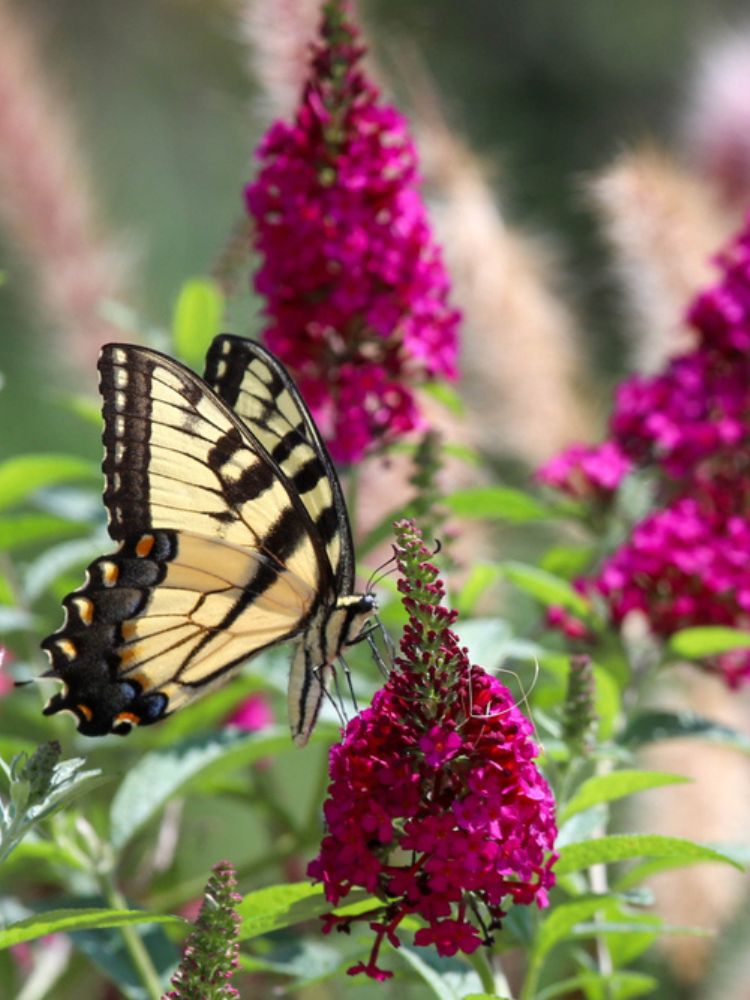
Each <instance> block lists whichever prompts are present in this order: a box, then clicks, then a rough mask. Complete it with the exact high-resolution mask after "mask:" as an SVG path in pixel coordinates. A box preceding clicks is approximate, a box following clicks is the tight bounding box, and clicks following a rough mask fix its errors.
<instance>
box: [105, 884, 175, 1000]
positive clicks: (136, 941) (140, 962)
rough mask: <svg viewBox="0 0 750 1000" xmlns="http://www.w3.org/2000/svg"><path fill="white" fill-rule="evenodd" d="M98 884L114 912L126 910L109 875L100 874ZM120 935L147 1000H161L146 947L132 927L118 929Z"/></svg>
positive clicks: (156, 975) (121, 896) (157, 980)
mask: <svg viewBox="0 0 750 1000" xmlns="http://www.w3.org/2000/svg"><path fill="white" fill-rule="evenodd" d="M100 884H101V888H102V893H103V895H104V898H105V899H106V900H107V902H108V903H109V905H110V906H111V907H112V909H114V910H127V909H128V904H127V901H126V899H125V898H124V896H123V895H122V893H121V892H120V890H119V889H118V888H117V887H116V885H115V884H114V881H113V880H112V876H111V875H110V874H109V873H106V874H102V875H101V877H100ZM120 934H121V935H122V939H123V941H124V943H125V948H126V950H127V952H128V954H129V955H130V958H131V961H132V962H133V965H134V966H135V968H136V971H137V972H138V975H139V976H140V979H141V982H142V983H143V987H144V989H145V990H146V993H147V994H148V997H149V1000H161V996H162V994H163V992H164V991H163V989H162V984H161V980H160V979H159V973H158V972H157V971H156V968H155V967H154V963H153V962H152V961H151V956H150V955H149V953H148V950H147V948H146V946H145V945H144V943H143V940H142V938H141V936H140V935H139V934H138V932H137V931H136V930H135V928H134V927H127V926H124V927H120Z"/></svg>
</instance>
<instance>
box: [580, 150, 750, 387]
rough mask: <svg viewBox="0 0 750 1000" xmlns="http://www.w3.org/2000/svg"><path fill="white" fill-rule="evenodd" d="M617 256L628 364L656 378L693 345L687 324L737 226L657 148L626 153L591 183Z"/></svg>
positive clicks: (695, 180)
mask: <svg viewBox="0 0 750 1000" xmlns="http://www.w3.org/2000/svg"><path fill="white" fill-rule="evenodd" d="M588 191H589V194H590V196H591V200H592V202H593V204H594V206H595V207H596V209H597V211H598V214H599V217H600V219H601V224H602V228H603V230H604V235H605V237H606V239H607V242H608V243H609V246H610V248H611V250H612V259H613V267H614V270H615V272H616V275H617V278H618V279H619V285H620V287H621V289H622V294H623V296H624V300H625V305H626V308H627V312H628V314H629V319H630V325H629V333H630V350H631V365H632V367H633V368H634V369H635V370H636V371H639V372H644V373H645V372H655V371H658V370H659V368H661V367H662V365H663V364H664V363H665V361H666V360H667V359H668V358H669V357H672V356H673V355H675V354H678V353H680V352H681V351H684V350H686V349H689V348H690V346H691V333H690V330H689V329H688V328H687V327H686V326H685V325H684V323H683V315H684V313H685V309H686V308H687V306H688V304H689V303H690V301H691V299H692V298H693V296H694V295H695V294H696V292H697V291H699V290H700V289H701V288H702V287H705V286H706V285H707V284H710V282H711V281H712V280H713V277H714V272H713V269H712V268H711V262H710V258H711V254H713V253H715V252H716V250H717V248H718V247H720V246H721V245H722V243H723V242H724V240H725V239H726V237H727V236H728V235H729V233H730V232H731V231H732V228H733V225H736V223H737V221H738V220H736V219H735V220H734V221H732V220H730V219H729V218H728V217H727V213H725V212H724V211H722V210H721V209H720V208H719V206H718V204H717V202H716V199H715V198H713V197H712V194H711V192H710V190H707V188H706V185H705V184H702V183H701V180H700V179H699V178H698V177H696V176H695V175H694V174H693V173H691V172H690V171H689V170H688V169H687V168H685V167H683V166H681V165H680V164H679V163H678V162H677V161H676V160H675V159H674V158H673V157H671V156H670V155H669V154H667V153H665V152H661V151H658V150H656V149H654V148H652V147H642V148H640V149H636V150H633V151H632V152H628V153H623V154H622V155H621V156H619V157H618V158H617V159H616V160H615V161H614V162H613V163H612V164H611V165H610V166H608V167H607V168H606V169H605V170H603V171H602V172H601V173H600V174H599V175H598V176H595V177H594V178H592V180H591V181H590V182H589V184H588Z"/></svg>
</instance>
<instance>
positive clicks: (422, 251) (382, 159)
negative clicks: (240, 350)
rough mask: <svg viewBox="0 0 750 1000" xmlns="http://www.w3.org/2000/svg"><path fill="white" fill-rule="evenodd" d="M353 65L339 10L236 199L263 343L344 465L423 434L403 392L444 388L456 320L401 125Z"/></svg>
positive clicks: (355, 54) (353, 43)
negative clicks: (249, 244)
mask: <svg viewBox="0 0 750 1000" xmlns="http://www.w3.org/2000/svg"><path fill="white" fill-rule="evenodd" d="M362 53H363V49H362V47H361V44H360V42H359V40H358V36H357V32H356V29H355V28H354V27H353V25H352V24H351V22H350V21H349V19H348V4H347V3H346V0H334V2H328V3H326V4H325V5H324V8H323V24H322V39H321V42H320V43H319V44H318V45H317V46H316V48H315V49H314V51H313V59H312V68H311V75H310V78H309V80H308V82H307V85H306V87H305V90H304V94H303V97H302V102H301V104H300V107H299V110H298V111H297V114H296V117H295V120H294V121H293V122H291V123H287V122H283V121H277V122H276V123H275V124H274V125H273V126H272V127H271V129H270V130H269V132H268V133H267V135H266V136H265V138H264V139H263V141H262V143H261V145H260V148H259V151H258V157H259V159H260V161H261V170H260V173H259V175H258V178H257V180H256V181H255V182H254V183H253V184H251V185H250V186H249V187H248V188H247V191H246V198H247V207H248V211H249V213H250V215H251V217H252V218H253V220H254V223H255V237H254V244H255V248H256V249H257V250H258V251H259V252H260V254H261V255H262V257H263V264H262V266H261V268H260V270H259V271H258V272H257V274H256V276H255V288H256V290H257V291H258V292H259V293H260V294H261V295H262V296H263V297H264V298H265V300H266V306H265V314H266V316H267V317H268V325H267V326H266V328H265V330H264V331H263V339H264V340H265V342H266V343H267V345H268V346H269V347H270V348H271V350H273V351H274V352H275V353H276V354H278V355H279V357H280V358H281V359H282V360H283V361H284V362H285V363H286V364H287V365H288V366H289V367H290V368H291V369H292V371H293V372H294V373H295V375H296V376H297V378H298V381H299V384H300V388H301V391H302V394H303V396H304V397H305V399H306V400H307V402H308V404H309V405H310V407H311V409H312V412H313V415H314V416H315V418H316V420H317V421H318V423H319V425H320V427H321V430H322V432H323V435H324V436H325V437H326V439H327V440H328V441H329V444H330V448H331V452H332V454H333V456H334V458H336V459H337V460H340V461H342V462H354V461H357V460H358V459H360V458H361V457H362V455H363V454H364V453H365V451H366V450H367V449H368V448H369V447H370V446H371V445H373V444H375V443H379V442H387V441H390V440H393V439H394V438H397V437H399V436H400V435H402V434H404V433H406V432H407V431H410V430H412V429H414V428H416V427H418V426H419V425H420V414H419V409H418V406H417V402H416V399H415V395H414V386H415V385H417V384H418V383H419V382H421V381H424V380H427V379H432V378H434V377H436V376H444V377H447V378H454V377H455V375H456V352H457V329H458V321H459V314H458V313H457V311H456V310H455V309H453V308H452V307H451V306H450V304H449V302H448V291H449V283H448V277H447V274H446V271H445V268H444V266H443V262H442V258H441V253H440V250H439V248H438V246H437V245H436V243H435V241H434V238H433V235H432V232H431V230H430V226H429V223H428V221H427V217H426V212H425V207H424V205H423V203H422V200H421V198H420V195H419V177H418V173H417V159H416V152H415V149H414V145H413V143H412V140H411V138H410V136H409V131H408V128H407V123H406V121H405V119H404V118H403V117H402V115H401V114H400V113H399V112H398V111H397V110H396V109H395V108H393V107H391V106H389V105H387V104H384V103H382V102H381V100H380V95H379V93H378V90H377V88H376V87H375V86H374V84H372V83H371V82H370V81H369V80H368V79H367V78H366V77H365V75H364V73H363V72H362V69H361V68H360V59H361V56H362Z"/></svg>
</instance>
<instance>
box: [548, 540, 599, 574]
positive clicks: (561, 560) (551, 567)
mask: <svg viewBox="0 0 750 1000" xmlns="http://www.w3.org/2000/svg"><path fill="white" fill-rule="evenodd" d="M594 558H595V548H594V546H593V545H581V544H578V545H556V546H555V547H554V548H551V549H548V550H547V551H546V552H545V553H544V555H543V556H542V558H541V559H540V561H539V568H540V569H545V570H547V572H548V573H554V574H555V576H562V577H564V578H565V579H566V580H570V579H571V577H574V576H579V575H580V574H581V573H583V572H584V571H585V570H587V569H588V568H589V566H590V565H591V563H592V562H593V560H594Z"/></svg>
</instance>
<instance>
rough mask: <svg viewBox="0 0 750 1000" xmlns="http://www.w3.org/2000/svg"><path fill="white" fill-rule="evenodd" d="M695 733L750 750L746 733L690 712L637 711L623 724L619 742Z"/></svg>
mask: <svg viewBox="0 0 750 1000" xmlns="http://www.w3.org/2000/svg"><path fill="white" fill-rule="evenodd" d="M685 736H695V737H700V738H701V739H704V740H708V741H709V742H711V743H718V744H720V745H722V746H728V747H732V748H733V749H735V750H741V751H742V752H743V753H750V737H748V736H746V735H745V733H742V732H739V731H738V730H736V729H732V728H731V727H730V726H725V725H723V724H722V723H720V722H714V721H713V719H706V718H705V717H704V716H702V715H696V714H695V713H694V712H661V711H658V712H641V713H640V714H639V715H636V716H634V717H633V718H632V719H631V720H630V722H629V723H628V725H627V726H626V728H625V730H624V732H623V734H622V737H621V742H622V743H624V744H625V745H626V746H629V747H640V746H644V745H645V744H647V743H656V742H659V741H660V740H671V739H679V738H682V737H685Z"/></svg>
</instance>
